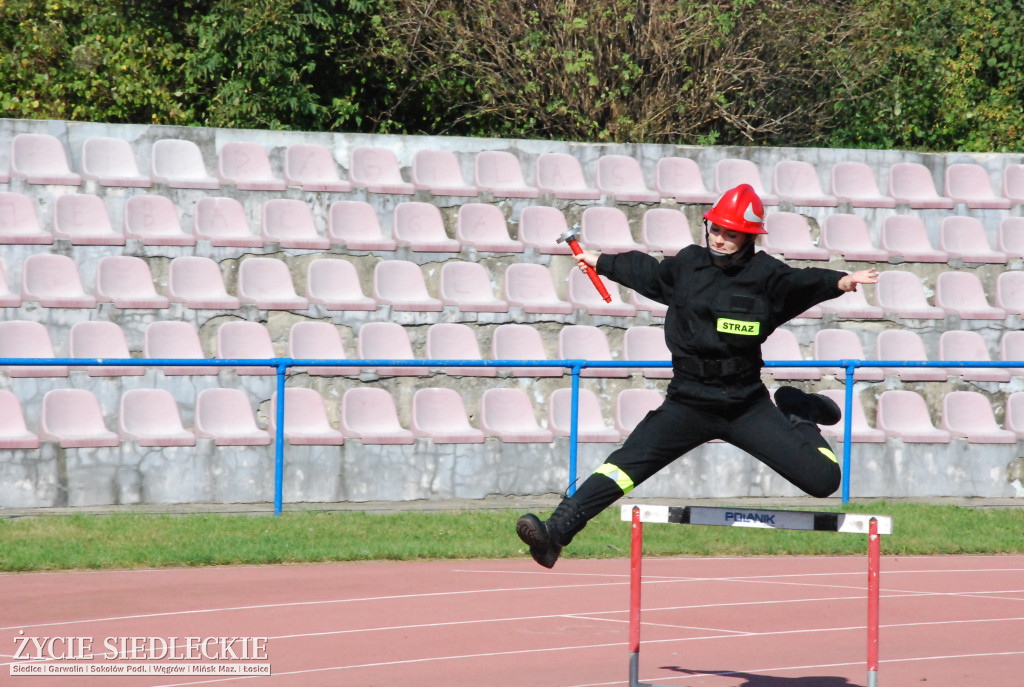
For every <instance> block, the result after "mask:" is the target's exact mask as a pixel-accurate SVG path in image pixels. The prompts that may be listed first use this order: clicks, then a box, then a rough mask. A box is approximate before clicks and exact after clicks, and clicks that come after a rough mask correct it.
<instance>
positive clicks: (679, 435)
mask: <svg viewBox="0 0 1024 687" xmlns="http://www.w3.org/2000/svg"><path fill="white" fill-rule="evenodd" d="M704 219H705V222H704V237H705V246H703V247H702V246H697V245H691V246H687V247H686V248H684V249H683V250H681V251H680V252H679V253H678V254H677V255H676V256H674V257H668V258H665V259H663V260H661V261H659V260H657V259H656V258H654V257H652V256H650V255H647V254H646V253H642V252H639V251H630V252H627V253H619V254H617V255H607V254H606V255H600V256H598V255H596V254H594V253H591V252H589V251H584V252H582V253H581V254H579V255H576V256H574V258H575V260H576V262H577V265H578V266H579V267H580V269H583V270H585V269H586V266H590V267H593V268H594V269H596V270H597V272H598V273H599V274H602V275H604V276H607V277H608V278H610V279H612V280H614V281H616V282H618V283H620V284H623V285H625V286H627V287H629V288H631V289H633V290H635V291H637V292H638V293H641V294H643V295H644V296H647V297H648V298H651V299H653V300H655V301H658V302H659V303H663V304H665V305H667V306H668V312H667V314H666V315H665V342H666V343H667V344H668V348H669V350H670V351H671V353H672V381H671V382H670V383H669V386H668V390H667V393H666V398H665V401H664V402H663V403H662V405H661V406H659V407H658V408H657V409H655V410H653V411H651V412H650V413H648V415H647V416H646V417H645V418H644V419H643V420H642V421H641V422H640V423H639V424H638V425H637V426H636V427H635V428H634V429H633V431H632V433H630V435H629V437H628V438H627V439H626V441H625V442H624V443H623V445H622V447H621V448H619V449H617V450H616V451H614V452H612V453H611V455H609V456H608V458H607V460H606V461H605V463H604V464H603V465H601V466H600V467H599V468H597V470H596V471H595V472H594V474H592V475H590V476H589V477H588V478H587V479H586V480H585V481H584V482H583V484H581V485H580V487H579V489H578V490H577V491H576V493H575V494H573V495H572V496H571V497H566V498H564V499H562V501H561V503H559V505H558V507H557V508H556V509H555V511H554V512H553V513H552V514H551V517H550V518H549V519H548V520H546V521H543V520H541V519H540V518H538V517H537V516H536V515H534V514H532V513H529V514H527V515H524V516H522V517H521V518H519V521H518V522H517V523H516V533H517V534H518V535H519V538H520V539H522V540H523V542H524V543H525V544H527V545H528V546H529V547H530V554H531V555H532V556H533V558H534V560H536V561H537V562H538V563H540V564H541V565H542V566H544V567H546V568H551V567H552V566H554V564H555V561H557V560H558V557H559V555H560V554H561V552H562V547H564V546H567V545H568V544H569V543H570V542H571V541H572V538H573V537H574V536H575V535H576V533H577V532H579V531H580V530H582V529H583V527H584V526H585V525H586V524H587V522H588V521H590V520H591V519H592V518H594V517H595V516H596V515H597V514H598V513H600V512H601V511H603V510H604V509H605V508H607V507H608V506H610V505H611V504H612V503H614V502H615V501H616V500H618V499H619V498H620V497H621V496H623V495H624V494H626V493H628V492H629V491H630V490H631V489H633V487H635V486H636V485H638V484H640V483H642V482H643V481H644V480H646V479H647V478H649V477H651V476H652V475H654V474H655V473H656V472H658V471H659V470H661V469H662V468H664V467H665V466H666V465H668V464H669V463H671V462H673V461H674V460H675V459H676V458H679V457H680V456H682V455H683V454H685V453H687V452H688V451H690V450H691V449H694V448H696V447H697V446H700V445H701V444H703V443H705V442H707V441H709V440H711V439H716V438H717V439H722V440H724V441H727V442H729V443H730V444H733V445H734V446H737V447H739V448H740V449H742V450H744V451H746V452H747V453H750V454H751V455H753V456H754V457H756V458H757V459H758V460H760V461H761V462H763V463H764V464H765V465H767V466H768V467H770V468H771V469H773V470H775V471H776V472H777V473H779V474H780V475H782V477H784V478H785V479H787V480H788V481H790V482H791V483H792V484H794V485H796V486H797V487H799V488H800V489H801V490H803V491H804V492H806V493H807V494H809V495H811V496H815V497H819V498H823V497H825V496H828V495H829V494H831V493H833V492H834V491H835V490H836V489H837V488H838V487H839V484H840V481H841V479H842V473H841V469H840V467H839V462H838V460H837V459H836V456H835V454H834V453H833V452H832V449H831V447H830V446H829V444H828V442H826V441H825V439H824V438H823V437H822V436H821V432H820V431H819V429H818V425H819V424H820V425H833V424H835V423H837V422H839V420H840V418H841V413H840V410H839V407H838V406H837V405H836V404H835V403H834V402H833V401H832V400H831V399H829V398H827V397H825V396H822V395H819V394H806V393H804V392H802V391H800V390H799V389H796V388H794V387H782V388H780V389H779V390H778V391H776V393H775V404H773V403H772V401H771V398H770V396H769V395H768V390H767V389H766V388H765V386H764V384H763V383H762V382H761V368H762V367H763V366H764V361H763V360H762V359H761V344H762V343H763V342H764V340H765V339H767V338H768V335H769V334H771V333H772V332H773V331H774V330H775V329H776V328H777V327H779V326H780V325H782V324H783V323H785V322H787V321H789V320H790V319H792V318H794V317H796V316H797V315H799V314H800V313H802V312H804V311H805V310H807V309H808V308H810V307H812V306H814V305H816V304H818V303H821V302H822V301H827V300H830V299H832V298H836V297H838V296H840V295H841V294H842V293H843V292H845V291H854V290H856V288H857V285H858V284H874V283H876V282H877V281H878V273H877V272H876V271H875V270H874V269H869V270H862V271H859V272H853V273H851V274H847V273H845V272H839V271H836V270H829V269H822V268H817V267H807V268H803V269H797V268H794V267H790V266H789V265H786V264H785V263H784V262H782V261H781V260H778V259H776V258H774V257H772V256H771V255H768V254H767V253H765V252H755V251H754V240H755V238H756V236H757V235H758V234H765V233H767V232H766V231H765V230H764V227H763V224H764V207H763V205H762V203H761V199H760V198H759V197H758V195H757V193H756V192H755V191H754V189H753V187H751V186H750V185H749V184H741V185H739V186H737V187H736V188H733V189H730V190H728V191H726V192H725V193H724V194H723V195H722V196H721V197H720V198H719V199H718V201H717V202H716V203H715V204H714V205H713V206H712V207H711V209H710V210H708V211H707V212H706V213H704ZM776 404H777V405H776Z"/></svg>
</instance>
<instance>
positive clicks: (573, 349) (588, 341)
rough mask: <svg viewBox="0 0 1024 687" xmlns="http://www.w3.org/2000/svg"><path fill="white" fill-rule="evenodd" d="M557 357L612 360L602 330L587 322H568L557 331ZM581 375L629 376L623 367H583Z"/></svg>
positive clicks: (599, 360) (591, 360) (596, 360)
mask: <svg viewBox="0 0 1024 687" xmlns="http://www.w3.org/2000/svg"><path fill="white" fill-rule="evenodd" d="M558 357H559V358H561V359H563V360H569V359H577V360H587V361H590V362H601V361H609V360H612V351H611V348H610V347H609V346H608V338H607V337H606V336H605V333H604V330H602V329H600V328H599V327H595V326H594V325H589V324H570V325H566V326H564V327H562V328H561V329H560V330H559V331H558ZM580 376H581V377H629V369H628V368H625V367H585V368H583V370H582V371H581V372H580Z"/></svg>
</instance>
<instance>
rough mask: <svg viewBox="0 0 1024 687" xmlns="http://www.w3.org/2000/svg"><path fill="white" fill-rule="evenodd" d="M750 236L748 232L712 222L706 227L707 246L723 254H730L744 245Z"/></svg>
mask: <svg viewBox="0 0 1024 687" xmlns="http://www.w3.org/2000/svg"><path fill="white" fill-rule="evenodd" d="M749 238H750V234H746V233H744V232H742V231H733V230H732V229H726V228H725V227H720V226H718V225H717V224H712V225H711V226H710V227H708V247H710V248H711V249H712V250H714V251H716V252H718V253H722V254H725V255H732V254H733V253H735V252H736V251H738V250H739V249H740V248H742V247H743V246H744V245H746V243H747V241H748V240H749Z"/></svg>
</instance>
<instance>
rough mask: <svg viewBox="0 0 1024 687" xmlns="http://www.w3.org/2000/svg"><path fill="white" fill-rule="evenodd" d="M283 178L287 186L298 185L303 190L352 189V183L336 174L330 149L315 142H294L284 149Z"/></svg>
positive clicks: (341, 191)
mask: <svg viewBox="0 0 1024 687" xmlns="http://www.w3.org/2000/svg"><path fill="white" fill-rule="evenodd" d="M284 180H285V183H286V184H287V185H288V186H298V187H300V188H301V189H302V190H303V191H311V192H315V191H328V192H331V193H347V192H349V191H351V190H352V184H350V183H348V182H347V181H345V180H344V179H342V178H341V176H340V175H339V174H338V165H337V163H335V161H334V155H333V153H331V151H330V149H329V148H327V147H326V146H322V145H318V144H316V143H296V144H294V145H290V146H288V147H287V148H286V149H285V151H284Z"/></svg>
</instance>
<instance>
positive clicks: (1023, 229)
mask: <svg viewBox="0 0 1024 687" xmlns="http://www.w3.org/2000/svg"><path fill="white" fill-rule="evenodd" d="M0 202H2V201H0ZM998 237H999V238H998V241H997V243H996V249H997V250H999V251H1000V252H1003V253H1006V257H1007V258H1017V259H1020V258H1024V217H1004V218H1003V221H1002V222H1000V223H999V234H998Z"/></svg>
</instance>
